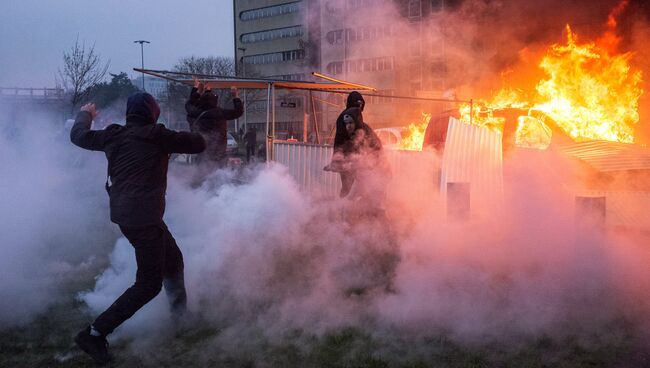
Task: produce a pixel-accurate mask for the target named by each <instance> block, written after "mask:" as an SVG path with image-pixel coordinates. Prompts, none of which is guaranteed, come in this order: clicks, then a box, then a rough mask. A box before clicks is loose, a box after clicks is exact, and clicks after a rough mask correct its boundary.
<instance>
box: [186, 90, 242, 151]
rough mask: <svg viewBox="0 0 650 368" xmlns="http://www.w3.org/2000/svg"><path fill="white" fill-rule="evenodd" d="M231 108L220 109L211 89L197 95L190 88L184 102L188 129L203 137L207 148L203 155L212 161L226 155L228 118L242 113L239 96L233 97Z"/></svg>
mask: <svg viewBox="0 0 650 368" xmlns="http://www.w3.org/2000/svg"><path fill="white" fill-rule="evenodd" d="M232 102H233V105H234V106H233V107H234V108H233V109H232V110H231V109H222V108H220V107H219V106H218V97H217V96H216V95H215V94H213V93H212V92H211V91H209V90H208V91H205V92H204V93H203V94H202V95H199V93H198V91H197V89H196V88H192V91H191V92H190V98H189V99H188V100H187V103H185V110H186V112H187V122H188V123H189V124H190V130H191V131H193V132H198V133H201V134H202V135H203V137H204V138H205V141H206V144H207V148H206V150H205V153H204V156H205V157H206V158H207V159H209V160H213V161H221V160H222V159H224V158H225V157H226V148H227V145H228V120H233V119H237V118H239V117H240V116H242V114H243V113H244V105H243V104H242V102H241V100H240V99H239V98H234V99H233V100H232Z"/></svg>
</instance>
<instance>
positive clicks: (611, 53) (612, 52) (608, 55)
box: [460, 1, 643, 148]
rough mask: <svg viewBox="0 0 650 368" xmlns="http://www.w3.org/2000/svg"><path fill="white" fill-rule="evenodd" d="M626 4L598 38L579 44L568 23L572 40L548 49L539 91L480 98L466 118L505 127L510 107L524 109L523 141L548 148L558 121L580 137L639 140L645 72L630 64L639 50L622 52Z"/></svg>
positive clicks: (571, 134)
mask: <svg viewBox="0 0 650 368" xmlns="http://www.w3.org/2000/svg"><path fill="white" fill-rule="evenodd" d="M626 4H627V2H626V1H624V2H622V3H621V5H619V6H618V7H617V8H615V9H614V10H613V11H612V13H611V14H610V17H609V20H608V23H607V31H606V32H605V34H604V35H603V36H602V37H601V38H599V39H598V40H596V41H595V42H584V43H582V42H579V39H578V35H577V34H576V33H575V32H574V31H573V30H572V29H571V27H570V25H567V26H566V43H565V44H553V45H551V46H550V47H548V49H547V50H546V53H545V55H544V57H543V58H542V59H541V60H540V61H539V64H538V67H539V68H540V69H541V70H542V71H543V72H544V75H545V76H544V78H543V79H541V80H540V81H539V82H538V83H537V85H536V86H535V89H534V91H526V90H520V89H515V88H513V87H505V88H503V89H501V90H500V91H498V92H497V93H496V94H495V95H494V97H492V98H491V99H490V100H482V101H479V103H478V105H479V107H478V108H474V109H473V111H472V114H473V115H472V116H471V117H470V106H469V105H467V104H466V105H464V106H462V107H461V109H460V110H461V116H462V120H463V121H465V122H468V123H469V122H470V121H471V122H472V123H473V124H477V125H482V126H488V127H497V128H499V129H504V124H505V118H504V117H502V116H500V112H501V111H503V110H506V109H518V110H521V115H520V116H519V117H518V119H517V128H516V131H517V134H516V142H517V145H521V146H527V147H536V148H545V147H546V146H548V143H549V141H550V134H551V129H550V128H549V127H548V126H547V124H550V125H556V126H557V127H558V128H560V129H561V130H562V131H563V132H565V133H566V134H567V135H568V136H569V137H571V138H572V139H574V140H576V141H584V140H607V141H616V142H625V143H632V142H634V126H635V124H636V123H638V121H639V113H638V102H639V99H640V97H641V95H642V93H643V90H642V89H641V87H640V85H641V82H642V75H641V71H639V70H635V69H633V68H632V67H631V66H630V58H631V57H632V55H633V53H631V52H626V53H619V52H618V51H617V48H618V43H619V38H618V37H617V36H616V34H615V30H616V29H615V28H616V16H617V15H618V14H620V12H621V11H622V9H624V7H625V5H626Z"/></svg>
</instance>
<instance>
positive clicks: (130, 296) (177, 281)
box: [93, 222, 187, 335]
mask: <svg viewBox="0 0 650 368" xmlns="http://www.w3.org/2000/svg"><path fill="white" fill-rule="evenodd" d="M120 229H121V230H122V233H123V234H124V236H126V238H127V239H128V240H129V242H131V245H133V248H135V259H136V261H137V264H138V271H137V274H136V277H135V284H133V286H131V287H130V288H128V289H127V290H126V291H125V292H124V294H122V295H121V296H120V297H119V298H117V300H116V301H115V302H114V303H113V304H112V305H111V306H110V307H109V308H108V309H107V310H106V311H105V312H104V313H102V314H101V315H100V316H99V317H97V319H96V320H95V322H94V323H93V327H95V329H96V330H97V331H99V332H100V333H102V334H104V335H108V334H109V333H111V332H113V330H115V329H116V328H117V326H119V325H121V324H122V323H123V322H124V321H126V320H127V319H129V318H130V317H131V316H132V315H133V314H135V312H137V311H138V309H140V308H142V306H144V305H145V304H147V303H148V302H149V301H150V300H151V299H153V298H154V297H155V296H156V295H158V293H159V292H160V289H161V288H162V286H163V285H164V286H165V292H166V294H167V298H168V299H169V302H170V304H171V310H172V313H173V314H174V315H175V316H180V315H181V314H183V312H184V311H185V307H186V303H187V296H186V293H185V282H184V279H183V254H182V253H181V250H180V249H178V245H176V240H174V237H173V236H172V234H171V233H170V232H169V229H167V225H165V223H164V222H162V223H161V224H160V225H152V226H145V227H126V226H120Z"/></svg>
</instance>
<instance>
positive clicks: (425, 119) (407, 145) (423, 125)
mask: <svg viewBox="0 0 650 368" xmlns="http://www.w3.org/2000/svg"><path fill="white" fill-rule="evenodd" d="M430 120H431V114H427V113H425V112H423V113H422V120H420V122H419V123H411V124H409V126H408V133H406V137H404V138H402V140H401V142H400V143H399V149H401V150H408V151H422V143H423V142H424V132H425V131H426V130H427V126H428V125H429V121H430Z"/></svg>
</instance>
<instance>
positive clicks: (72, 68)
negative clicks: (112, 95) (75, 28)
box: [59, 39, 110, 111]
mask: <svg viewBox="0 0 650 368" xmlns="http://www.w3.org/2000/svg"><path fill="white" fill-rule="evenodd" d="M109 63H110V62H109V61H107V62H106V64H102V61H101V58H100V56H99V55H98V54H97V53H96V52H95V45H94V44H93V45H92V46H90V47H86V44H85V43H81V44H80V43H79V39H77V40H76V41H75V43H74V46H72V48H70V50H68V51H64V52H63V70H61V69H59V78H60V82H61V84H62V85H63V87H64V88H65V89H66V91H67V92H68V93H69V94H70V105H71V106H70V109H71V111H74V109H75V107H76V106H78V105H79V104H80V103H81V102H83V100H84V99H85V98H86V97H87V96H88V94H89V93H90V91H91V87H93V86H94V85H95V84H97V83H99V82H101V81H102V80H103V79H104V76H105V75H106V71H107V70H108V65H109Z"/></svg>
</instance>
